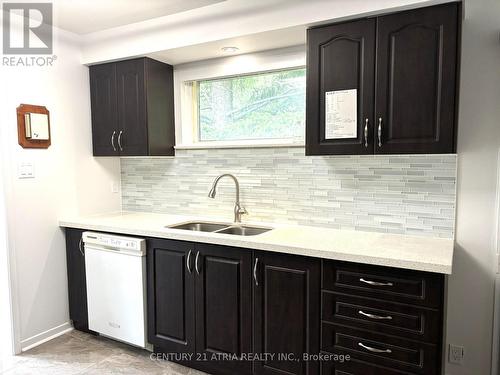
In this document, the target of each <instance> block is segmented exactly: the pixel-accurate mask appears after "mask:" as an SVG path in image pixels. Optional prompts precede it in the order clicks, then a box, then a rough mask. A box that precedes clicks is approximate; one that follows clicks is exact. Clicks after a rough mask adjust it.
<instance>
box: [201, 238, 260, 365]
mask: <svg viewBox="0 0 500 375" xmlns="http://www.w3.org/2000/svg"><path fill="white" fill-rule="evenodd" d="M196 252H197V256H196V259H197V264H196V265H195V269H196V272H197V273H198V272H199V273H198V274H197V277H196V352H197V354H198V356H201V359H207V361H206V362H199V363H198V366H204V367H200V368H202V369H204V370H205V371H207V372H213V373H225V374H251V373H252V363H251V362H250V361H245V360H241V361H238V360H234V358H232V357H231V358H224V355H231V356H233V355H236V356H237V357H240V356H241V354H243V353H244V354H246V353H251V351H252V264H251V263H252V251H250V250H247V249H243V250H242V249H237V248H230V247H223V246H217V245H207V244H196ZM198 252H199V255H198ZM218 359H220V360H218Z"/></svg>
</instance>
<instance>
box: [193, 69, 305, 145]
mask: <svg viewBox="0 0 500 375" xmlns="http://www.w3.org/2000/svg"><path fill="white" fill-rule="evenodd" d="M305 87H306V85H305V69H293V70H283V71H278V72H270V73H261V74H254V75H247V76H239V77H232V78H223V79H215V80H206V81H200V82H199V92H198V110H199V113H198V118H199V132H200V134H199V136H200V140H201V141H225V140H240V139H273V138H274V139H276V138H280V139H283V138H303V136H304V127H305Z"/></svg>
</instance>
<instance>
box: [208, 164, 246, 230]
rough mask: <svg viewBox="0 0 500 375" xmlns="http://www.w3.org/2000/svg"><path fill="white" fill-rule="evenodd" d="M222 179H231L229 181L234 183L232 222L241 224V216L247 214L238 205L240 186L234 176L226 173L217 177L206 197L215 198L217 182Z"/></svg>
mask: <svg viewBox="0 0 500 375" xmlns="http://www.w3.org/2000/svg"><path fill="white" fill-rule="evenodd" d="M222 177H231V179H232V180H233V181H234V184H235V185H236V202H234V222H235V223H241V215H243V214H247V213H248V212H247V210H246V209H245V208H244V207H242V206H241V205H240V184H239V182H238V179H237V178H236V177H235V176H234V175H232V174H229V173H226V174H221V175H220V176H219V177H217V178H216V179H215V180H214V183H213V184H212V188H211V189H210V192H209V193H208V197H209V198H215V195H216V194H217V184H218V183H219V180H220V179H221V178H222Z"/></svg>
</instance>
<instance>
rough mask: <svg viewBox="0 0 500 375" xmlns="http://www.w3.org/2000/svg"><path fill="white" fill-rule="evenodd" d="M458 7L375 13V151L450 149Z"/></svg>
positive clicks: (454, 98) (449, 150)
mask: <svg viewBox="0 0 500 375" xmlns="http://www.w3.org/2000/svg"><path fill="white" fill-rule="evenodd" d="M458 7H459V5H458V3H451V4H447V5H442V6H434V7H430V8H423V9H419V10H412V11H409V12H402V13H396V14H392V15H388V16H383V17H379V18H378V36H377V39H378V40H377V95H376V98H377V99H376V110H375V112H376V122H377V123H376V126H377V131H376V134H377V135H376V143H375V152H376V153H382V154H394V153H429V154H430V153H447V152H448V153H449V152H455V138H456V128H455V123H456V113H455V105H456V103H455V101H456V94H455V90H456V79H457V72H456V69H457V38H458V35H459V32H458V30H457V28H458V13H459V12H458ZM379 131H380V139H379V136H378V132H379Z"/></svg>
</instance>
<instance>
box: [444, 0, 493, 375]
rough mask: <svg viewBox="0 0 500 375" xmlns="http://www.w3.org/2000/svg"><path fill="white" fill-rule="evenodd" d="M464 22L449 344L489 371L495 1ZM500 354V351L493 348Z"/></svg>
mask: <svg viewBox="0 0 500 375" xmlns="http://www.w3.org/2000/svg"><path fill="white" fill-rule="evenodd" d="M465 9H466V19H465V21H464V25H463V46H462V77H461V87H460V90H461V94H460V117H459V121H460V122H459V133H458V183H457V187H458V191H457V193H458V195H457V223H456V241H457V245H456V250H455V258H454V264H453V275H452V276H451V277H450V279H449V294H448V315H447V321H446V328H447V339H446V341H447V343H453V344H458V345H464V346H465V363H464V365H463V366H457V365H451V364H447V366H446V373H447V374H453V375H483V374H489V373H490V364H491V354H492V353H491V344H492V331H493V325H492V321H493V301H494V276H495V275H494V272H495V270H496V263H497V259H496V256H495V245H494V236H495V229H496V228H495V189H496V181H497V153H498V148H499V147H500V40H499V32H500V22H499V20H500V2H499V1H498V0H469V1H467V2H466V4H465ZM495 354H496V355H498V354H499V353H495Z"/></svg>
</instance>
